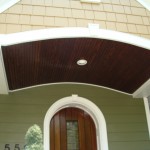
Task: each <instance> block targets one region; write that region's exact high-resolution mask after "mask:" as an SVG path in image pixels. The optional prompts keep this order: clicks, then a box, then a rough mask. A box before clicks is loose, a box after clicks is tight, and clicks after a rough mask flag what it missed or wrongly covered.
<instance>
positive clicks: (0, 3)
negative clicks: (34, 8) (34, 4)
mask: <svg viewBox="0 0 150 150" xmlns="http://www.w3.org/2000/svg"><path fill="white" fill-rule="evenodd" d="M19 1H20V0H0V13H2V12H3V11H5V10H6V9H8V8H9V7H11V6H13V5H14V4H16V3H17V2H19Z"/></svg>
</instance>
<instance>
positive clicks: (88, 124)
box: [84, 112, 94, 150]
mask: <svg viewBox="0 0 150 150" xmlns="http://www.w3.org/2000/svg"><path fill="white" fill-rule="evenodd" d="M84 116H85V120H84V122H85V140H86V143H88V144H86V145H85V146H86V150H94V149H93V145H92V136H91V135H92V134H93V133H92V130H91V122H90V121H91V120H90V116H89V115H88V114H87V113H86V112H84Z"/></svg>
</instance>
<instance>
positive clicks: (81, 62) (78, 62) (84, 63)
mask: <svg viewBox="0 0 150 150" xmlns="http://www.w3.org/2000/svg"><path fill="white" fill-rule="evenodd" d="M77 64H78V65H79V66H84V65H86V64H87V60H85V59H80V60H78V61H77Z"/></svg>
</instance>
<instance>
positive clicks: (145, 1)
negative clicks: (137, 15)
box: [137, 0, 150, 11]
mask: <svg viewBox="0 0 150 150" xmlns="http://www.w3.org/2000/svg"><path fill="white" fill-rule="evenodd" d="M137 1H138V2H139V3H140V4H142V5H143V6H144V7H145V8H147V9H148V10H149V11H150V0H137Z"/></svg>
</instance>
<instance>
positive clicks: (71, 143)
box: [50, 108, 97, 150]
mask: <svg viewBox="0 0 150 150" xmlns="http://www.w3.org/2000/svg"><path fill="white" fill-rule="evenodd" d="M50 150H97V143H96V129H95V125H94V122H93V120H92V118H91V117H90V116H89V115H88V114H87V113H86V112H85V111H83V110H81V109H78V108H65V109H62V110H60V111H59V112H57V113H56V114H55V115H54V116H53V118H52V119H51V122H50Z"/></svg>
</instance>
